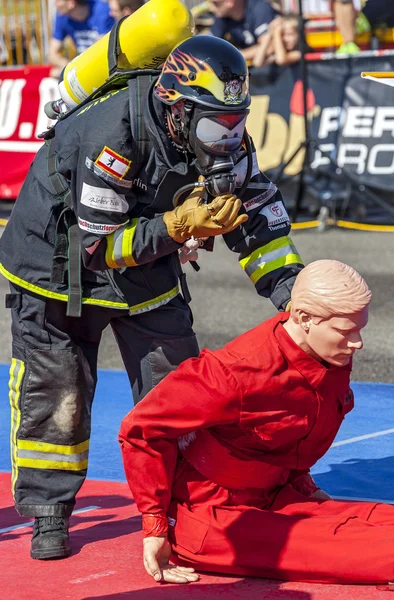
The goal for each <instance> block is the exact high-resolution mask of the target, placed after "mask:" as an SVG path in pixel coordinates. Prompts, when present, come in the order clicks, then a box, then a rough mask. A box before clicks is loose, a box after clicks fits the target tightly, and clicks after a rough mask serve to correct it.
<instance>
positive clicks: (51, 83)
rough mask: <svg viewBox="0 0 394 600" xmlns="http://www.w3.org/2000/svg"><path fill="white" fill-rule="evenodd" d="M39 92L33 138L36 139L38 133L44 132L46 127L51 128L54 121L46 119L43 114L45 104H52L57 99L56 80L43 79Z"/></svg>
mask: <svg viewBox="0 0 394 600" xmlns="http://www.w3.org/2000/svg"><path fill="white" fill-rule="evenodd" d="M38 90H39V92H40V106H39V108H38V117H37V125H36V131H35V136H36V137H37V136H38V134H39V133H42V132H43V131H46V129H47V127H51V126H52V125H53V124H54V123H55V121H53V120H52V119H48V117H47V116H46V114H45V112H44V106H45V104H46V103H47V102H52V101H53V100H56V99H57V98H59V88H58V84H57V79H54V78H53V77H44V78H43V79H42V80H41V82H40V86H39V88H38Z"/></svg>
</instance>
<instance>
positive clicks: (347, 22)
mask: <svg viewBox="0 0 394 600" xmlns="http://www.w3.org/2000/svg"><path fill="white" fill-rule="evenodd" d="M334 17H335V22H336V26H337V27H338V30H339V32H340V34H341V36H342V38H343V43H342V45H341V46H340V47H339V48H338V50H337V52H338V53H339V54H354V53H355V52H359V50H360V49H359V47H358V46H357V44H356V18H357V12H356V10H355V7H354V5H353V0H335V1H334Z"/></svg>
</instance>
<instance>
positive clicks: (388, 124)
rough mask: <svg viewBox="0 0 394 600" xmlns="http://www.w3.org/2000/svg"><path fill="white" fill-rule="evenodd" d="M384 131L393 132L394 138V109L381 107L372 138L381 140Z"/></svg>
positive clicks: (377, 112) (377, 114) (378, 110)
mask: <svg viewBox="0 0 394 600" xmlns="http://www.w3.org/2000/svg"><path fill="white" fill-rule="evenodd" d="M384 131H391V135H392V136H393V137H394V107H393V106H380V107H379V108H378V109H377V111H376V119H375V125H374V128H373V131H372V137H376V138H380V137H382V135H383V132H384Z"/></svg>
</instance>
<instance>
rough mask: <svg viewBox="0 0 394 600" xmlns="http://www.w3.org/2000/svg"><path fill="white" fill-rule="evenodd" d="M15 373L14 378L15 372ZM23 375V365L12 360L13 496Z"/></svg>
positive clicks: (16, 471) (11, 441) (11, 446)
mask: <svg viewBox="0 0 394 600" xmlns="http://www.w3.org/2000/svg"><path fill="white" fill-rule="evenodd" d="M16 369H17V373H16V376H15V370H16ZM24 373H25V363H24V362H23V361H21V360H18V359H16V358H13V359H12V361H11V367H10V380H9V384H8V385H9V388H10V392H9V399H10V406H11V434H10V449H11V470H12V475H11V486H12V493H13V494H14V490H15V483H16V480H17V478H18V462H17V459H18V455H17V437H16V436H17V434H18V430H19V427H20V422H21V411H20V408H19V399H20V390H21V383H22V379H23V375H24Z"/></svg>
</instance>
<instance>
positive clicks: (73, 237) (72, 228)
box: [45, 137, 82, 317]
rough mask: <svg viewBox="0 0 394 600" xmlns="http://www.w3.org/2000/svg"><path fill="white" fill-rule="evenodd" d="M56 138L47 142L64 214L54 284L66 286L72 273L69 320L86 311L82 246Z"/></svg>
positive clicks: (50, 175) (59, 221)
mask: <svg viewBox="0 0 394 600" xmlns="http://www.w3.org/2000/svg"><path fill="white" fill-rule="evenodd" d="M53 139H54V138H53V137H52V138H51V139H49V140H45V143H46V145H47V146H48V158H47V165H48V178H49V181H50V182H51V184H52V187H53V190H54V193H55V196H56V198H57V199H58V200H59V207H60V213H59V216H58V218H57V222H56V237H55V247H54V251H53V262H52V274H51V281H52V283H57V284H62V283H64V280H65V273H66V270H67V269H68V300H67V316H69V317H80V316H81V311H82V283H81V243H80V239H79V233H78V223H77V220H76V217H75V214H74V211H73V208H72V201H71V190H70V188H69V185H68V183H67V180H66V178H65V177H63V175H61V174H60V173H59V172H58V170H57V154H56V152H55V151H54V150H53Z"/></svg>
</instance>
